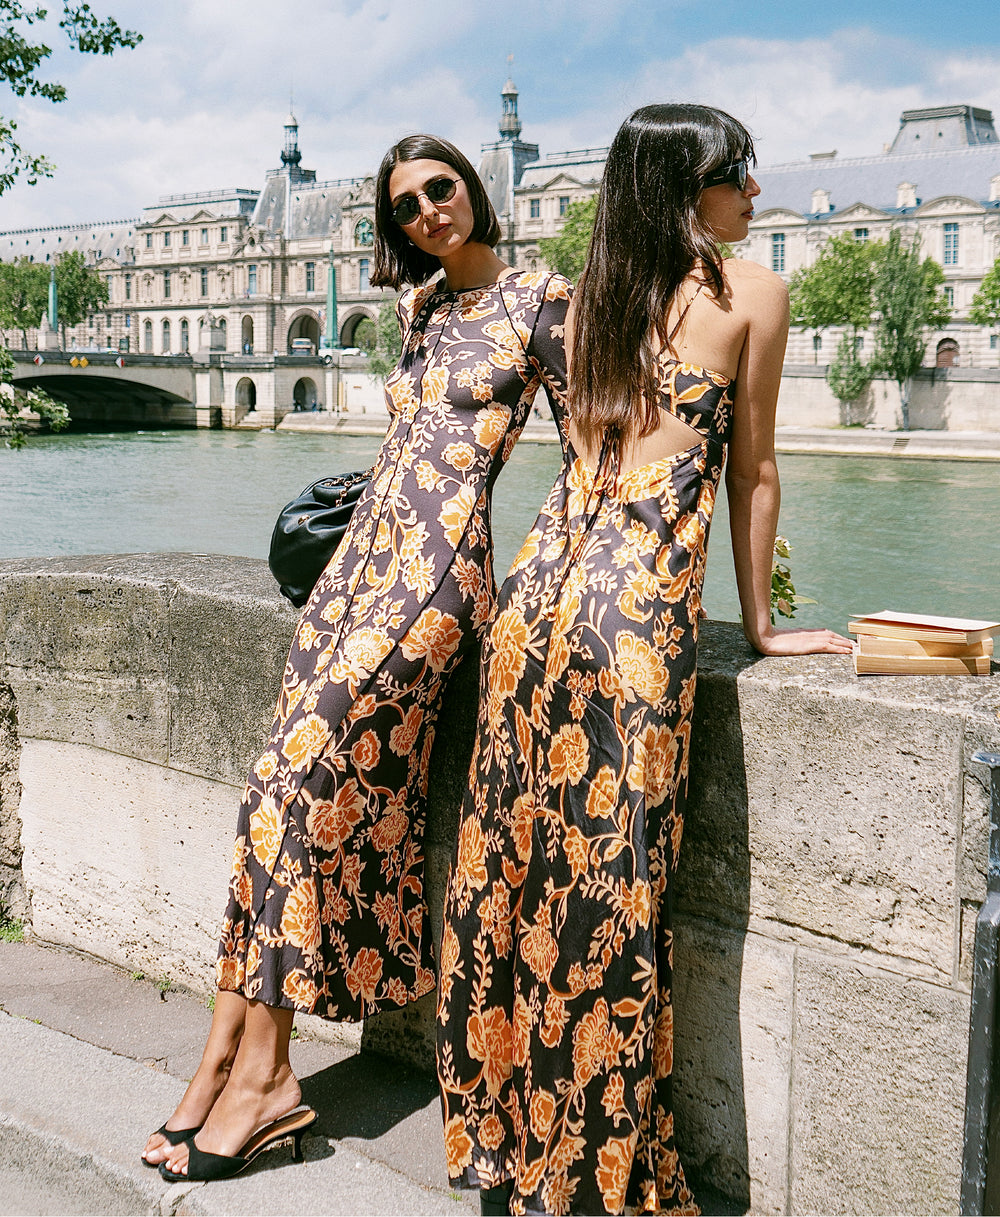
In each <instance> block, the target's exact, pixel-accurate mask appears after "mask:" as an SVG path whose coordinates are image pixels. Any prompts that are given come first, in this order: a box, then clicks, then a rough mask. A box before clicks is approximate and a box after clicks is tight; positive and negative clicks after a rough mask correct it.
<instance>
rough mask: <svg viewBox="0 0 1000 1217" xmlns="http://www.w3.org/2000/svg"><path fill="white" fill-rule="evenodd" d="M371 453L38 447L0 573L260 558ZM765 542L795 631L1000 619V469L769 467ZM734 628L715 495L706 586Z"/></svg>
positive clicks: (515, 519) (526, 501)
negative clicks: (780, 549) (299, 504)
mask: <svg viewBox="0 0 1000 1217" xmlns="http://www.w3.org/2000/svg"><path fill="white" fill-rule="evenodd" d="M377 447H378V440H377V439H374V438H367V437H346V436H330V435H323V434H287V433H283V432H280V431H279V432H271V431H261V432H239V431H148V432H122V433H92V434H84V433H74V434H68V435H58V436H53V435H50V436H39V437H36V438H33V439H31V440H30V442H29V444H28V446H27V448H25V449H23V450H22V451H20V452H13V451H10V450H7V449H5V448H3V447H0V558H4V557H28V556H32V557H34V556H41V555H45V556H51V555H56V554H98V553H136V552H163V551H184V552H189V553H202V554H205V553H225V554H243V555H247V556H250V557H264V556H265V555H266V553H267V544H268V540H269V538H270V534H271V528H272V526H273V523H274V518H275V515H276V513H277V511H278V509H279V507H280V506H281V505H282V504H283V503H284V502H286V501H287V500H288V499H290V498H291V497H292V496H293V495H294V494H295V492H296V491H298V490H299V489H300V488H301V487H302V486H304V485H306V484H307V483H308V482H310V481H313V480H315V479H316V478H319V477H322V476H324V475H326V474H329V473H333V472H336V471H340V470H348V469H358V468H362V467H364V466H365V465H367V464H368V463H370V461H371V459H372V457H373V456H374V454H375V452H376V450H377ZM558 461H559V452H558V449H557V448H556V446H555V445H554V444H532V443H526V442H522V443H521V444H519V445H518V447H517V448H516V449H515V451H514V453H513V455H512V457H511V460H510V462H509V464H508V467H507V468H506V470H505V471H504V472H503V474H502V475H501V477H500V480H499V482H498V483H497V488H496V491H495V495H494V533H495V538H496V554H497V570H498V573H499V574H500V575H501V576H502V574H503V573H504V572H505V571H506V569H507V567H508V566H509V564H510V561H511V559H512V558H513V556H514V555H515V554H516V552H517V549H518V546H519V545H520V542H521V541H522V540H523V538H524V536H525V534H526V533H527V532H528V529H529V528H530V527H531V525H532V523H533V522H534V519H535V515H536V513H537V510H538V506H539V504H540V503H541V502H542V500H543V499H544V497H545V494H546V492H547V491H548V489H549V487H550V485H551V483H552V480H553V478H554V476H555V472H556V468H557V465H558ZM779 468H780V471H781V481H782V508H781V521H780V525H779V531H780V532H782V533H783V534H784V535H785V536H786V537H788V539H789V541H790V542H791V544H792V547H793V549H792V557H791V562H790V565H791V569H792V577H793V580H794V582H795V585H796V587H797V589H798V591H799V593H800V595H803V596H809V597H811V598H812V599H813V600H815V601H817V603H816V604H815V605H807V606H803V607H802V608H801V609H800V610H799V613H798V614H797V616H796V623H801V624H803V625H807V626H808V625H827V626H830V627H832V628H834V629H837V630H841V631H843V630H844V628H845V626H846V621H847V617H848V615H849V614H850V613H852V612H873V611H877V610H879V609H883V608H896V609H901V610H908V611H911V612H923V613H939V614H948V615H956V616H969V617H988V618H991V619H1000V527H998V525H1000V469H998V468H997V466H996V465H995V464H991V463H989V462H979V461H943V460H942V461H937V460H912V459H906V458H899V457H894V458H879V457H847V456H801V455H794V456H793V455H786V456H782V457H780V458H779ZM705 608H706V610H707V612H708V614H709V616H710V617H713V618H715V619H720V620H729V621H736V620H738V618H739V602H738V599H737V596H736V587H735V579H734V576H733V568H732V558H731V556H730V552H729V540H728V520H727V518H726V504H725V496H722V497H721V499H720V502H719V507H718V509H717V514H716V520H715V524H714V526H713V544H712V550H711V556H710V559H709V569H708V575H707V578H706V587H705Z"/></svg>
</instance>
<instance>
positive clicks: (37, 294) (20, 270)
mask: <svg viewBox="0 0 1000 1217" xmlns="http://www.w3.org/2000/svg"><path fill="white" fill-rule="evenodd" d="M48 301H49V272H48V269H47V268H46V267H45V266H43V265H41V264H40V263H38V262H32V261H30V260H29V259H28V258H19V259H18V260H17V261H16V262H0V329H4V330H20V331H21V346H22V347H23V348H24V349H25V350H27V348H28V330H30V329H34V327H35V326H36V325H38V323H39V321H41V319H42V314H43V313H44V312H45V309H46V307H47V306H48Z"/></svg>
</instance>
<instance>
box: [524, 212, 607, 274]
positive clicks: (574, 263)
mask: <svg viewBox="0 0 1000 1217" xmlns="http://www.w3.org/2000/svg"><path fill="white" fill-rule="evenodd" d="M596 215H597V195H596V194H592V195H591V196H590V197H589V198H586V199H578V200H577V201H576V202H575V203H570V205H569V206H568V207H567V208H566V222H565V223H564V224H563V226H562V230H561V231H560V233H559V235H558V236H555V237H545V238H543V239H542V240H541V241H539V242H538V244H539V246H540V248H541V251H542V257H543V258H544V259H545V261H546V262H548V264H549V266H551V267H552V269H553V270H555V271H558V272H559V274H561V275H565V276H566V278H567V279H571V280H572V281H573V282H574V283H575V282H576V281H577V279H579V277H580V272H581V271H582V270H583V268H584V265H585V264H586V261H587V251H588V250H589V249H590V234H591V233H592V232H593V231H594V218H595V217H596Z"/></svg>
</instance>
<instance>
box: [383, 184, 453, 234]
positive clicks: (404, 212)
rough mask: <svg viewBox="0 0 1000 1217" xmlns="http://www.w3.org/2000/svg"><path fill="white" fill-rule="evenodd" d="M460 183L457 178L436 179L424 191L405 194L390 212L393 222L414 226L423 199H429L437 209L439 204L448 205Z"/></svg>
mask: <svg viewBox="0 0 1000 1217" xmlns="http://www.w3.org/2000/svg"><path fill="white" fill-rule="evenodd" d="M460 181H461V178H457V177H436V178H432V179H431V180H430V181H429V182H427V183H426V184H425V186H424V189H423V190H416V191H414V192H413V193H411V194H404V195H403V196H402V197H401V198H399V199H397V200H396V202H395V203H394V204H393V208H392V211H391V212H390V214H391V216H392V218H393V220H394V221H395V222H396V223H397V224H399V225H401V226H405V225H407V224H412V223H413V221H414V220H415V219H416V218H417V216H419V215H420V203H419V200H420V199H421V198H425V199H429V200H430V201H431V202H432V203H433V204H434V205H435V207H436V206H437V205H438V204H439V203H447V202H448V200H449V199H450V198H454V195H455V188H456V186H457V185H458V183H459V182H460Z"/></svg>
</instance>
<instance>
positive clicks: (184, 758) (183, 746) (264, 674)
mask: <svg viewBox="0 0 1000 1217" xmlns="http://www.w3.org/2000/svg"><path fill="white" fill-rule="evenodd" d="M272 584H273V580H272ZM277 596H278V593H277V589H276V588H275V590H274V598H273V599H268V600H264V599H261V598H260V597H258V596H233V595H228V596H219V595H215V596H212V597H211V598H208V597H206V596H205V594H204V593H203V592H202V591H200V590H198V589H192V588H189V587H186V586H180V587H178V588H177V589H176V591H175V593H174V596H173V599H172V601H171V606H170V634H171V643H170V691H169V704H170V764H171V766H172V767H173V768H175V769H183V770H186V771H187V772H189V773H198V774H201V775H203V776H205V777H211V778H219V779H221V780H222V781H227V782H233V783H235V784H238V785H242V784H243V782H244V781H245V779H246V775H247V771H248V770H249V768H250V766H251V765H252V764H253V762H254V761H255V760H256V759H257V757H258V756H259V755H260V752H261V750H262V749H263V747H264V745H265V743H266V742H267V738H268V735H269V733H270V730H271V722H272V719H273V717H274V706H275V701H276V699H277V695H278V690H279V689H280V688H281V676H282V672H283V670H284V667H285V660H286V658H287V656H288V648H289V645H290V643H291V639H292V634H293V632H294V628H295V622H296V619H297V618H296V615H295V613H294V612H293V611H287V612H286V611H285V609H284V608H283V607H282V606H281V605H279V604H277V603H276V602H275V601H276V600H277ZM290 607H291V606H289V609H290Z"/></svg>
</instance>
